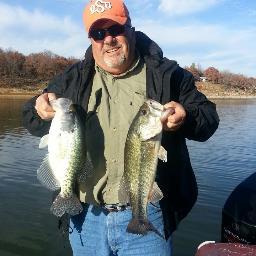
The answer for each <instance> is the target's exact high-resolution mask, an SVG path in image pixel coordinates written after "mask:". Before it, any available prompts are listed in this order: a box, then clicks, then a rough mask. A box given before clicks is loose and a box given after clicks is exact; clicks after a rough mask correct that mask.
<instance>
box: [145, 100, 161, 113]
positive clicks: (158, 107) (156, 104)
mask: <svg viewBox="0 0 256 256" xmlns="http://www.w3.org/2000/svg"><path fill="white" fill-rule="evenodd" d="M146 103H147V104H148V106H149V107H151V108H153V109H154V110H158V111H163V110H164V106H163V105H162V104H161V103H159V102H157V101H155V100H151V99H148V100H147V101H146Z"/></svg>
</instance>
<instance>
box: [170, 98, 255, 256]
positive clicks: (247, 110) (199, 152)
mask: <svg viewBox="0 0 256 256" xmlns="http://www.w3.org/2000/svg"><path fill="white" fill-rule="evenodd" d="M216 104H217V109H218V113H219V116H220V125H219V128H218V130H217V131H216V133H215V134H214V135H213V137H212V138H210V139H209V140H208V141H207V142H204V143H200V142H194V141H188V148H189V151H190V156H191V161H192V166H193V168H194V171H195V175H196V177H197V181H198V186H199V196H198V200H197V203H196V205H195V207H194V208H193V210H192V211H191V213H190V214H189V216H188V217H187V218H186V219H185V220H184V221H183V222H182V223H181V225H180V227H179V230H178V232H176V234H175V237H174V244H175V246H176V250H175V252H176V254H175V255H177V256H188V255H194V254H193V253H194V252H195V251H196V247H197V246H198V245H199V244H200V243H201V242H203V241H207V240H210V241H212V240H213V241H219V239H220V232H221V213H222V207H223V205H224V203H225V201H226V199H227V198H228V196H229V195H230V193H231V191H232V190H233V189H234V188H235V187H236V186H237V185H238V184H239V183H240V182H241V181H243V180H244V179H245V178H246V177H248V176H250V174H252V173H254V172H255V171H256V145H255V142H256V133H255V126H256V118H254V117H255V116H256V100H218V101H216Z"/></svg>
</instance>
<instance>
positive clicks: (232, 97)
mask: <svg viewBox="0 0 256 256" xmlns="http://www.w3.org/2000/svg"><path fill="white" fill-rule="evenodd" d="M38 94H39V93H38V92H37V93H31V92H27V93H25V92H24V93H12V92H8V93H0V98H12V99H13V98H18V99H22V98H24V99H29V98H32V97H34V96H36V95H38ZM204 94H205V96H206V97H207V98H208V99H211V100H222V99H223V100H225V99H227V100H242V99H244V100H246V99H248V100H250V99H256V95H207V94H206V93H204Z"/></svg>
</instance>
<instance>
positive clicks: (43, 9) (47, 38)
mask: <svg viewBox="0 0 256 256" xmlns="http://www.w3.org/2000/svg"><path fill="white" fill-rule="evenodd" d="M86 2H87V0H36V1H35V0H5V1H3V0H0V34H1V37H0V48H2V49H9V48H10V49H13V50H17V51H19V52H22V53H23V54H26V55H27V54H29V53H32V52H42V51H45V50H50V51H52V52H54V53H56V54H59V55H62V56H65V57H71V56H73V57H76V58H82V57H83V55H84V52H85V50H86V48H87V47H88V46H89V40H88V38H87V34H86V32H85V29H84V27H83V23H82V11H83V8H84V6H85V4H86ZM125 3H126V5H127V6H128V9H129V11H130V15H131V18H132V23H133V26H135V28H136V29H137V30H140V31H143V32H145V33H146V34H147V35H148V36H150V37H151V38H152V39H153V40H154V41H156V42H157V43H158V44H159V45H160V46H161V47H162V49H163V52H164V55H165V56H166V57H167V58H170V59H174V60H176V61H177V62H178V63H179V64H180V66H182V67H184V66H190V65H191V63H196V64H199V65H200V66H201V67H202V68H203V69H205V68H207V67H209V66H214V67H216V68H218V69H219V70H220V71H230V72H233V73H240V74H243V75H246V76H252V77H256V1H255V0H241V1H240V0H233V1H232V0H125Z"/></svg>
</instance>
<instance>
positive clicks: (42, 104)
mask: <svg viewBox="0 0 256 256" xmlns="http://www.w3.org/2000/svg"><path fill="white" fill-rule="evenodd" d="M54 99H56V95H55V94H54V93H44V94H42V95H40V96H39V97H38V98H37V100H36V105H35V109H36V111H37V114H38V115H39V116H40V117H41V118H42V119H43V120H51V119H52V118H53V117H54V115H55V112H54V110H53V108H52V106H51V105H50V101H51V100H54Z"/></svg>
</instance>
